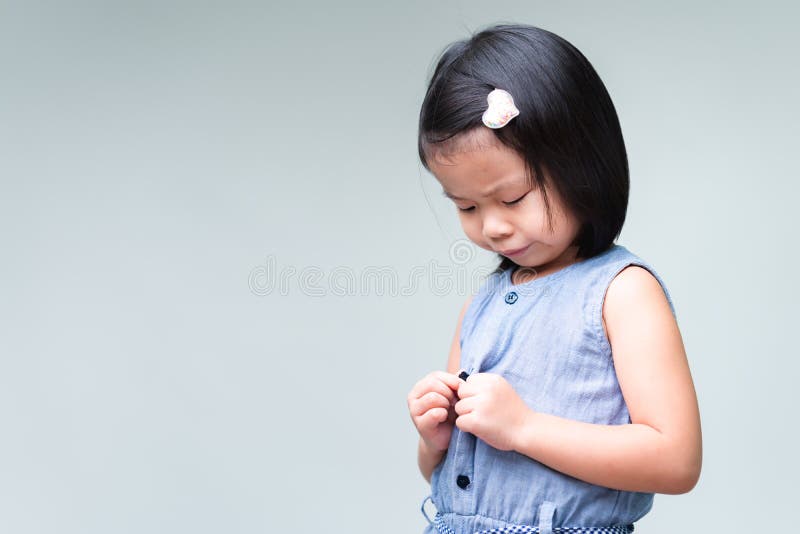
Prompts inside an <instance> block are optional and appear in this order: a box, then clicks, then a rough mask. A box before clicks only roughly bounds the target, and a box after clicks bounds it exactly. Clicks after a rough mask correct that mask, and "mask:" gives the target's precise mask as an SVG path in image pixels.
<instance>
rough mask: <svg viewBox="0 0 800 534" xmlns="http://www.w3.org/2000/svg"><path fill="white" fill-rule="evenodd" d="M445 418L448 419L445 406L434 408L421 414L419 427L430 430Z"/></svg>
mask: <svg viewBox="0 0 800 534" xmlns="http://www.w3.org/2000/svg"><path fill="white" fill-rule="evenodd" d="M445 419H447V410H445V409H444V408H432V409H430V410H428V411H427V412H425V413H424V414H422V416H420V418H419V419H418V422H417V427H418V428H419V429H420V430H430V429H433V428H435V427H436V425H438V424H439V423H441V422H442V421H444V420H445Z"/></svg>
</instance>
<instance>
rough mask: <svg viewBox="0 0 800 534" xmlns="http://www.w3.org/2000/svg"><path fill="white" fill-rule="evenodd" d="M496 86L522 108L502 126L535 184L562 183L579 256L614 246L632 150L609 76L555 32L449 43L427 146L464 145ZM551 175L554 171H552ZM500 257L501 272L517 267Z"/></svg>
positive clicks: (424, 136)
mask: <svg viewBox="0 0 800 534" xmlns="http://www.w3.org/2000/svg"><path fill="white" fill-rule="evenodd" d="M494 88H500V89H505V90H506V91H508V92H510V93H511V95H512V96H513V97H514V104H515V105H516V106H517V108H518V109H519V110H520V113H519V116H517V117H515V118H513V119H512V120H511V121H510V122H509V123H508V124H507V125H505V126H503V127H502V128H499V129H494V130H493V131H494V135H495V136H496V138H497V140H499V141H500V142H501V143H502V144H503V145H505V146H507V147H509V148H511V149H513V150H515V151H516V152H517V153H518V154H520V156H521V157H522V158H523V160H524V161H525V163H526V166H527V173H528V179H529V180H530V181H531V186H532V187H535V188H537V189H538V190H540V191H541V192H542V194H543V198H544V203H545V207H546V211H547V219H548V223H549V225H550V229H551V231H552V210H551V206H550V203H549V201H548V199H547V192H546V191H547V189H546V188H545V184H546V183H549V186H550V187H553V188H555V190H556V191H557V192H558V193H559V196H560V197H561V198H562V199H563V202H564V206H565V209H568V210H570V212H571V213H572V214H573V215H574V216H575V217H576V219H577V220H578V222H579V223H580V229H579V231H578V234H577V236H576V239H575V241H574V242H573V245H578V247H579V249H578V257H579V258H581V259H586V258H591V257H592V256H595V255H597V254H600V253H601V252H604V251H605V250H607V249H608V248H609V247H611V245H613V242H614V239H616V238H617V236H619V233H620V231H621V230H622V225H623V223H624V222H625V212H626V210H627V206H628V191H629V188H630V186H629V176H628V158H627V153H626V151H625V142H624V141H623V138H622V130H621V128H620V125H619V119H618V118H617V113H616V111H615V109H614V104H613V103H612V102H611V97H610V96H609V95H608V91H607V90H606V88H605V86H604V85H603V82H602V81H601V80H600V77H599V76H598V75H597V72H595V70H594V68H593V67H592V65H591V64H590V63H589V60H587V59H586V57H584V55H583V54H582V53H581V52H580V51H579V50H578V49H577V48H575V47H574V46H573V45H572V44H570V43H569V42H567V41H566V40H565V39H563V38H561V37H559V36H558V35H556V34H554V33H551V32H549V31H547V30H543V29H541V28H537V27H534V26H528V25H523V24H499V25H495V26H492V27H489V28H487V29H484V30H482V31H480V32H478V33H475V34H473V35H472V37H471V38H469V39H464V40H460V41H456V42H453V43H451V44H450V45H448V46H447V47H446V48H445V50H444V52H443V53H442V54H441V56H440V58H439V60H438V64H437V65H436V68H435V70H434V72H433V75H432V76H431V79H430V82H429V84H428V88H427V92H426V94H425V98H424V100H423V102H422V108H421V110H420V116H419V133H418V148H419V157H420V160H421V161H422V164H423V166H424V167H425V169H426V170H428V171H429V172H430V167H429V166H428V158H430V157H435V155H436V154H447V153H451V152H452V151H456V150H458V149H459V148H458V147H460V146H461V145H463V142H464V140H465V139H468V138H469V133H470V132H471V131H473V132H474V129H475V128H486V126H484V125H483V122H482V120H481V117H482V115H483V112H484V111H485V110H486V108H487V106H488V104H487V101H486V96H487V95H488V94H489V92H490V91H492V90H493V89H494ZM548 176H549V179H547V177H548ZM498 256H499V257H500V258H501V262H500V265H498V267H497V269H496V271H495V272H497V271H505V270H506V269H508V268H510V267H513V266H514V265H516V263H514V262H513V261H512V260H510V259H509V258H507V257H505V256H503V255H502V254H498Z"/></svg>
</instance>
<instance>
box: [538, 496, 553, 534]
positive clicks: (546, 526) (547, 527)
mask: <svg viewBox="0 0 800 534" xmlns="http://www.w3.org/2000/svg"><path fill="white" fill-rule="evenodd" d="M555 513H556V505H555V503H553V502H550V501H544V502H543V503H542V504H541V505H539V534H553V515H555Z"/></svg>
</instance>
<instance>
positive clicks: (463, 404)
mask: <svg viewBox="0 0 800 534" xmlns="http://www.w3.org/2000/svg"><path fill="white" fill-rule="evenodd" d="M453 408H454V409H455V411H456V413H457V414H458V415H464V414H468V413H471V412H472V410H474V409H475V397H469V398H466V399H461V400H460V401H458V402H457V403H456V405H455V406H453Z"/></svg>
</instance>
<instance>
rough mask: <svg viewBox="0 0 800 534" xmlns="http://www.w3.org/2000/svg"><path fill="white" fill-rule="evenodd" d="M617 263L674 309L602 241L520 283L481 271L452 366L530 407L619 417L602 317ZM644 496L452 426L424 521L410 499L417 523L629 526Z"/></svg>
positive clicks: (644, 506) (625, 256)
mask: <svg viewBox="0 0 800 534" xmlns="http://www.w3.org/2000/svg"><path fill="white" fill-rule="evenodd" d="M628 265H638V266H641V267H643V268H645V269H647V270H648V271H650V273H652V274H653V276H655V278H656V279H657V280H658V282H659V283H660V284H661V287H662V289H663V290H664V294H665V295H666V298H667V300H668V302H669V306H670V309H671V311H672V314H673V316H675V307H674V305H673V302H672V298H671V297H670V295H669V291H668V290H667V288H666V285H665V284H664V281H663V280H662V279H661V277H660V276H659V275H658V273H656V271H655V270H654V269H653V268H652V267H651V266H650V265H649V264H648V263H646V262H645V261H644V260H642V259H641V258H639V257H638V256H636V255H635V254H633V253H631V252H630V251H629V250H628V249H627V248H626V247H624V246H622V245H617V244H613V245H612V246H611V247H610V248H609V249H607V250H606V251H605V252H603V253H601V254H599V255H597V256H594V257H592V258H589V259H585V260H582V261H580V262H578V263H574V264H572V265H569V266H567V267H565V268H563V269H561V270H559V271H556V272H555V273H552V274H549V275H546V276H542V277H538V278H535V279H533V280H530V281H528V282H525V283H521V284H512V283H511V271H510V270H506V271H504V272H502V273H492V274H491V275H489V276H488V277H487V278H486V279H485V280H484V281H483V283H482V284H481V286H480V288H479V289H478V291H477V293H476V294H475V295H474V296H473V299H472V302H471V303H470V305H469V307H468V308H467V311H466V312H465V314H464V318H463V319H462V325H461V367H462V368H463V369H465V370H466V371H467V372H468V373H470V374H473V373H479V372H480V373H497V374H500V375H502V376H503V377H504V378H505V379H506V380H507V381H508V382H509V383H510V384H511V386H512V387H513V388H514V390H515V391H516V392H517V393H518V394H519V395H520V397H521V398H522V399H523V400H524V401H525V403H526V404H527V405H528V406H529V407H530V408H532V409H534V410H536V411H538V412H544V413H549V414H553V415H557V416H559V417H565V418H568V419H573V420H577V421H585V422H587V423H599V424H604V425H624V424H628V423H630V422H631V420H630V416H629V414H628V408H627V406H626V404H625V400H624V398H623V396H622V392H621V391H620V387H619V382H618V381H617V376H616V373H615V370H614V363H613V359H612V357H611V346H610V344H609V341H608V338H607V336H606V334H605V330H604V328H603V323H602V308H603V301H604V298H605V294H606V290H607V289H608V286H609V284H610V283H611V281H612V280H613V278H614V277H615V276H616V275H617V274H619V272H620V271H622V269H624V268H625V267H627V266H628ZM467 481H468V482H467ZM462 486H464V487H462ZM653 497H654V495H653V494H652V493H641V492H630V491H619V490H616V489H610V488H606V487H603V486H598V485H594V484H589V483H587V482H583V481H581V480H578V479H576V478H573V477H571V476H569V475H566V474H563V473H561V472H559V471H555V470H553V469H551V468H549V467H547V466H546V465H544V464H542V463H540V462H537V461H536V460H534V459H532V458H530V457H528V456H525V455H523V454H521V453H518V452H515V451H501V450H498V449H495V448H494V447H492V446H490V445H489V444H487V443H486V442H485V441H483V440H481V439H479V438H477V437H476V436H475V435H474V434H471V433H468V432H462V431H461V430H459V429H458V427H454V429H453V433H452V436H451V438H450V445H449V448H448V450H447V453H446V455H445V457H444V459H443V460H442V462H440V463H439V464H438V465H437V466H436V468H435V469H434V470H433V474H432V476H431V494H430V495H429V496H428V497H426V499H425V501H427V500H431V501H432V502H433V505H434V506H435V507H436V510H437V515H436V521H435V522H434V521H432V520H431V519H430V517H429V514H428V513H426V510H425V501H423V503H422V513H423V515H424V516H425V518H426V519H427V520H428V522H429V524H428V525H427V526H426V527H425V531H424V534H434V533H437V532H438V533H450V532H452V533H455V534H464V533H469V534H473V533H475V532H480V531H484V530H491V529H499V530H494V531H493V532H526V531H529V532H541V533H544V534H549V533H550V532H553V531H555V532H566V531H567V530H564V529H565V528H566V527H571V528H589V527H615V526H616V527H618V528H619V527H625V528H627V529H628V531H630V530H632V528H633V522H634V521H637V520H638V519H640V518H641V517H642V516H644V515H645V514H646V513H647V512H648V511H649V510H650V508H651V507H652V504H653ZM525 528H528V529H529V530H524V529H525ZM515 529H516V530H515ZM599 531H600V530H597V532H599Z"/></svg>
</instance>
